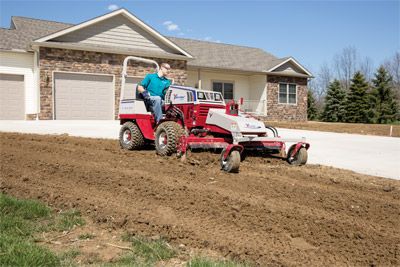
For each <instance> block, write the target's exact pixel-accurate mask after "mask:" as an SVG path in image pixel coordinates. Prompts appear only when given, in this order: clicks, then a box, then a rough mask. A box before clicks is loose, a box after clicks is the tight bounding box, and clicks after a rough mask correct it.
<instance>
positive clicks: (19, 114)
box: [0, 9, 312, 121]
mask: <svg viewBox="0 0 400 267" xmlns="http://www.w3.org/2000/svg"><path fill="white" fill-rule="evenodd" d="M127 55H135V56H140V57H146V58H151V59H154V60H156V61H158V62H167V63H169V64H170V65H171V68H172V71H171V78H173V79H174V81H175V83H176V84H180V85H187V86H193V87H198V88H202V89H206V90H214V91H219V92H222V94H223V95H224V98H225V99H232V98H233V99H239V98H244V100H245V101H244V104H243V107H242V108H243V109H245V110H247V111H249V112H253V113H256V114H258V115H263V116H266V117H267V118H268V119H270V120H297V121H305V120H307V82H308V79H310V78H311V77H312V74H311V73H310V72H309V71H308V70H306V69H305V68H304V67H303V66H301V64H300V63H299V62H297V61H296V60H295V59H294V58H292V57H286V58H276V57H275V56H273V55H271V54H269V53H267V52H265V51H263V50H262V49H258V48H252V47H244V46H236V45H230V44H221V43H213V42H206V41H198V40H191V39H183V38H173V37H166V36H163V35H161V34H160V33H158V32H157V31H156V30H154V29H153V28H152V27H150V26H149V25H147V24H145V23H144V22H143V21H141V20H140V19H138V18H137V17H135V16H134V15H133V14H131V13H130V12H128V11H127V10H125V9H119V10H116V11H113V12H110V13H108V14H105V15H103V16H99V17H96V18H93V19H91V20H88V21H85V22H82V23H80V24H77V25H71V24H66V23H60V22H53V21H44V20H39V19H33V18H25V17H12V19H11V26H10V28H9V29H3V28H2V29H0V119H22V120H23V119H28V120H29V119H31V120H32V119H40V120H52V119H56V120H69V119H76V120H79V119H83V120H85V119H87V120H92V119H116V118H117V117H118V103H119V98H120V87H121V70H122V62H123V59H124V58H125V57H126V56H127ZM151 72H154V69H153V68H152V67H151V66H147V65H145V64H142V63H134V64H131V65H130V66H129V67H128V78H127V83H128V84H127V86H134V85H135V84H136V83H137V82H138V81H140V80H141V79H142V78H143V77H144V76H145V75H146V74H147V73H151Z"/></svg>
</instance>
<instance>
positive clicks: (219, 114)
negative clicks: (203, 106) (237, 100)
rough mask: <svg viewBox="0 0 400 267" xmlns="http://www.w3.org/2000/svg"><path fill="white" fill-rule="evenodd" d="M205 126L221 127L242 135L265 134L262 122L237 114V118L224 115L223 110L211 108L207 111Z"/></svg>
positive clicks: (265, 130)
mask: <svg viewBox="0 0 400 267" xmlns="http://www.w3.org/2000/svg"><path fill="white" fill-rule="evenodd" d="M206 123H207V124H211V125H215V126H218V127H221V128H223V129H225V130H227V131H229V132H240V133H242V134H257V135H258V134H264V133H266V132H267V129H266V128H265V125H264V123H263V122H262V121H259V120H257V119H254V118H251V117H245V116H244V115H241V114H240V113H239V116H233V115H229V114H226V112H225V110H224V109H214V108H211V109H210V110H209V111H208V115H207V119H206Z"/></svg>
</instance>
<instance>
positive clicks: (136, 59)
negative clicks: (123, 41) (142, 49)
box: [120, 56, 160, 100]
mask: <svg viewBox="0 0 400 267" xmlns="http://www.w3.org/2000/svg"><path fill="white" fill-rule="evenodd" d="M129 60H134V61H139V62H144V63H147V64H154V65H156V72H158V70H159V69H160V66H159V65H158V63H157V62H156V61H154V60H151V59H147V58H142V57H135V56H127V57H126V58H125V59H124V65H123V67H122V77H121V95H120V100H122V99H123V97H124V91H125V80H126V76H127V74H126V70H127V68H128V61H129Z"/></svg>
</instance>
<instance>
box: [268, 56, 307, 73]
mask: <svg viewBox="0 0 400 267" xmlns="http://www.w3.org/2000/svg"><path fill="white" fill-rule="evenodd" d="M289 61H291V62H292V63H294V64H295V65H296V66H297V67H299V68H300V69H301V70H302V71H304V72H305V73H307V75H308V76H310V77H313V75H312V74H311V72H309V71H308V70H307V69H306V68H304V67H303V66H302V65H301V64H300V63H299V62H297V61H296V60H295V59H294V58H292V57H289V58H288V59H286V60H285V61H283V62H281V63H279V64H277V65H275V66H273V67H272V68H270V69H269V70H267V73H271V72H273V71H274V70H275V69H277V68H279V67H280V66H282V65H283V64H286V63H287V62H289Z"/></svg>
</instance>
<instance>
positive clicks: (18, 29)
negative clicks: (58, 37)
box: [0, 17, 286, 72]
mask: <svg viewBox="0 0 400 267" xmlns="http://www.w3.org/2000/svg"><path fill="white" fill-rule="evenodd" d="M14 26H15V29H13V28H14ZM71 26H73V24H68V23H61V22H55V21H47V20H39V19H32V18H26V17H12V25H11V27H10V29H2V28H0V50H13V49H19V50H27V51H29V50H31V49H30V43H31V41H33V40H36V39H38V38H40V37H43V36H46V35H49V34H51V33H54V32H57V31H60V30H63V29H65V28H68V27H71ZM167 38H168V39H170V40H171V41H172V42H174V43H175V44H177V45H178V46H180V47H182V48H183V49H184V50H186V51H188V52H189V53H190V54H191V55H193V56H194V57H195V59H194V60H190V61H188V66H192V67H205V68H219V69H231V70H241V71H252V72H262V71H266V70H268V69H270V68H271V67H273V66H275V65H277V64H279V63H280V62H283V61H284V60H285V59H286V58H281V59H278V58H276V57H275V56H273V55H272V54H270V53H267V52H265V51H264V50H262V49H260V48H253V47H245V46H237V45H231V44H222V43H214V42H207V41H199V40H192V39H184V38H176V37H167ZM76 45H77V46H79V44H76ZM82 48H83V47H82Z"/></svg>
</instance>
